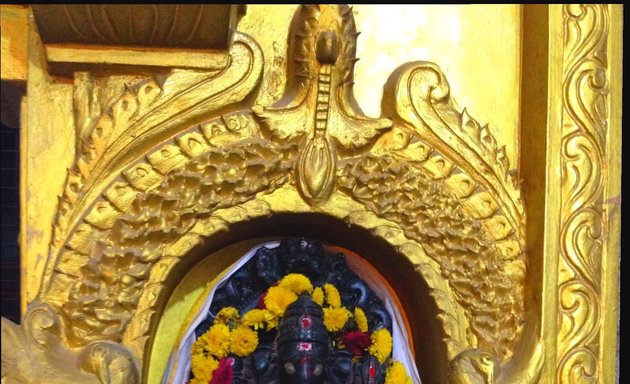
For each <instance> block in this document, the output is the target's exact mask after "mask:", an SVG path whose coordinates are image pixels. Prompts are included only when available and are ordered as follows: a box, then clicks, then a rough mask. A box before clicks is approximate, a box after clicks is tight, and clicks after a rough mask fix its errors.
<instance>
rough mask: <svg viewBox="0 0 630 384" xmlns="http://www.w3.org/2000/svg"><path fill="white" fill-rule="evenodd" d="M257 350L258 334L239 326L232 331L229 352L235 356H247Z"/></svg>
mask: <svg viewBox="0 0 630 384" xmlns="http://www.w3.org/2000/svg"><path fill="white" fill-rule="evenodd" d="M256 348H258V333H257V332H256V331H252V330H251V328H249V327H247V326H244V325H242V326H240V327H238V328H236V329H235V330H234V331H232V342H231V343H230V351H231V352H232V353H233V354H235V355H236V356H241V357H245V356H249V355H250V354H251V353H252V352H254V351H255V350H256Z"/></svg>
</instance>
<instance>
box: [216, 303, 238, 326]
mask: <svg viewBox="0 0 630 384" xmlns="http://www.w3.org/2000/svg"><path fill="white" fill-rule="evenodd" d="M238 319H239V315H238V309H236V308H234V307H225V308H223V309H221V310H220V311H219V313H217V317H216V318H215V319H214V321H215V322H218V323H221V324H225V325H229V323H230V322H236V321H238Z"/></svg>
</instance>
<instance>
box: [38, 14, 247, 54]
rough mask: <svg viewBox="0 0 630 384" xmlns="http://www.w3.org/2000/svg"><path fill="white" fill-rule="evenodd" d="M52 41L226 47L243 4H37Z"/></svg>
mask: <svg viewBox="0 0 630 384" xmlns="http://www.w3.org/2000/svg"><path fill="white" fill-rule="evenodd" d="M32 9H33V14H34V16H35V20H36V22H37V24H38V25H39V26H40V36H41V38H42V41H44V43H46V44H49V43H52V44H55V43H56V44H60V43H61V44H64V43H66V44H67V43H70V44H91V45H126V46H148V47H178V48H206V49H226V48H227V47H228V45H229V41H230V39H231V34H232V32H233V28H234V26H235V25H236V22H237V20H238V17H239V16H241V15H242V13H243V11H244V7H243V6H242V5H229V4H65V5H52V4H51V5H49V4H34V5H33V6H32Z"/></svg>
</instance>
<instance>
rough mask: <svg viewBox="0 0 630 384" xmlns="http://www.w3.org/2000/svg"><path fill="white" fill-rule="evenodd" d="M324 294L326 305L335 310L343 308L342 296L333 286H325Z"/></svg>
mask: <svg viewBox="0 0 630 384" xmlns="http://www.w3.org/2000/svg"><path fill="white" fill-rule="evenodd" d="M324 292H325V293H326V303H328V305H330V306H331V307H333V308H339V307H341V296H340V295H339V291H338V290H337V288H336V287H335V286H334V285H332V284H324Z"/></svg>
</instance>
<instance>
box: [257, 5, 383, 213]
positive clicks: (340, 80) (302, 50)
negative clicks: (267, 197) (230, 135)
mask: <svg viewBox="0 0 630 384" xmlns="http://www.w3.org/2000/svg"><path fill="white" fill-rule="evenodd" d="M292 25H293V26H292V29H291V42H290V44H289V50H288V55H287V56H288V60H287V62H288V68H287V72H288V74H289V78H290V80H289V82H288V84H287V88H286V91H285V94H284V96H283V97H282V99H280V100H279V101H278V102H276V103H275V104H274V105H272V106H271V107H263V106H260V105H257V106H255V107H254V108H253V112H254V114H255V115H256V116H257V118H258V119H259V120H260V122H261V125H262V126H263V127H264V128H266V130H267V131H268V133H269V134H270V135H271V136H273V137H275V138H277V139H280V140H286V141H294V142H301V150H300V154H299V157H298V159H297V163H296V168H295V176H296V184H297V186H298V189H299V191H300V193H301V194H302V196H303V197H304V200H305V201H306V202H308V203H309V204H318V203H322V202H325V201H327V200H328V199H329V198H330V196H331V194H332V193H333V192H334V190H335V185H336V172H337V164H338V160H339V159H342V158H344V157H346V156H356V155H358V154H360V153H361V152H363V151H366V150H368V149H369V148H370V147H371V146H372V145H373V144H374V143H375V142H376V140H377V139H378V138H379V137H380V135H381V134H382V133H384V132H385V131H386V130H388V129H390V128H391V126H392V122H391V120H389V119H387V118H370V117H367V116H365V115H364V114H363V112H362V111H361V110H360V108H359V107H358V106H357V103H356V101H355V99H354V94H353V91H352V85H353V84H354V63H355V62H356V61H357V60H358V59H357V58H356V39H357V36H358V33H357V31H356V26H355V23H354V17H353V15H352V9H351V8H350V7H348V6H345V5H303V6H301V7H300V10H299V11H298V12H297V13H296V16H295V18H294V20H293V23H292Z"/></svg>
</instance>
